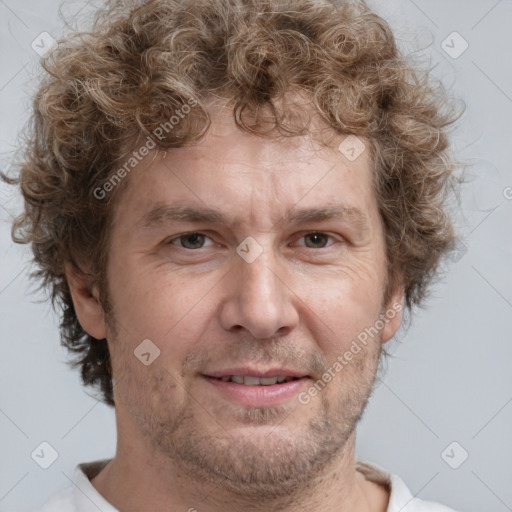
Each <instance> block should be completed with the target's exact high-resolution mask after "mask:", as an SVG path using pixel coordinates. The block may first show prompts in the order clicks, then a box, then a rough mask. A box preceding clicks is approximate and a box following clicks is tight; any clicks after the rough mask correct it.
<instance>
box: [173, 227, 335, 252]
mask: <svg viewBox="0 0 512 512" xmlns="http://www.w3.org/2000/svg"><path fill="white" fill-rule="evenodd" d="M190 235H201V236H204V237H205V238H210V237H209V236H208V235H206V234H205V233H202V232H200V231H190V232H189V233H183V234H181V235H178V236H175V237H173V238H170V239H168V241H167V242H166V243H165V245H176V246H177V247H179V248H180V249H184V250H186V251H197V250H199V249H204V247H198V248H196V249H190V248H187V247H182V246H180V245H177V244H174V243H173V242H175V241H176V240H180V239H182V238H186V237H187V236H190ZM309 235H324V236H326V237H327V238H328V239H331V240H334V241H336V239H335V238H334V237H333V236H332V235H329V234H327V233H324V232H323V231H311V232H309V233H305V234H304V235H303V236H301V237H300V238H301V239H302V238H305V237H306V236H309ZM338 241H339V240H338ZM331 245H333V244H332V243H331V244H329V245H326V246H325V247H317V248H316V249H326V248H327V247H330V246H331ZM303 247H306V248H307V249H315V247H307V246H303Z"/></svg>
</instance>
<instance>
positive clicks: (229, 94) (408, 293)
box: [4, 0, 459, 405]
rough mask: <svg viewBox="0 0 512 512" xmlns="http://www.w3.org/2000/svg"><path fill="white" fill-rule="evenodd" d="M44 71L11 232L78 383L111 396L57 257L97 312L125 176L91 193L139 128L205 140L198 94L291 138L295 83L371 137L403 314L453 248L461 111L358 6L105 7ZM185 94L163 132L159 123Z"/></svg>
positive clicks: (102, 348)
mask: <svg viewBox="0 0 512 512" xmlns="http://www.w3.org/2000/svg"><path fill="white" fill-rule="evenodd" d="M43 67H44V70H45V71H46V75H45V77H44V79H43V80H42V82H41V85H40V87H39V89H38V92H37V94H36V96H35V101H34V108H33V113H32V118H31V123H30V125H29V127H28V128H27V131H26V133H27V134H28V137H27V142H26V144H25V145H24V151H23V153H22V156H21V157H20V158H19V159H18V161H17V167H16V169H17V171H18V173H19V174H18V175H17V176H16V177H15V178H14V179H13V178H10V182H11V183H17V184H19V186H20V187H21V191H22V194H23V197H24V201H25V209H24V212H23V213H22V214H21V215H20V216H19V217H18V218H17V219H16V221H15V223H14V225H13V239H14V240H15V241H16V242H19V243H31V246H32V251H33V255H34V262H35V264H36V268H37V270H36V271H35V272H33V276H35V277H36V278H37V279H40V280H41V286H43V287H45V288H47V289H48V291H49V294H50V297H51V301H52V304H53V306H54V307H56V306H57V305H58V306H59V308H60V314H61V323H60V331H61V339H62V343H63V345H64V346H66V347H68V349H70V350H71V351H72V352H74V353H75V354H77V355H78V358H77V359H75V360H74V361H73V362H72V363H73V364H74V365H76V366H80V367H81V375H82V380H83V382H84V384H86V385H95V386H98V387H99V389H100V390H101V393H102V399H103V401H104V402H105V403H107V404H109V405H114V400H113V390H112V379H111V366H110V357H109V351H108V346H107V341H106V340H105V339H104V340H96V339H94V338H92V337H91V336H90V335H89V334H87V333H86V332H85V331H84V330H83V329H82V327H81V325H80V323H79V321H78V319H77V316H76V313H75V309H74V307H73V301H72V298H71V295H70V290H69V287H68V283H67V281H66V277H65V272H64V264H65V263H66V262H72V263H73V264H74V265H76V267H77V268H80V269H82V270H83V271H84V272H86V273H87V274H88V275H89V276H90V277H91V279H92V280H93V282H94V283H97V284H98V285H99V287H100V300H101V303H102V305H103V307H104V308H105V309H106V310H107V311H108V310H109V300H108V293H107V286H106V283H107V276H106V264H107V257H108V247H109V233H110V227H111V226H110V220H111V217H112V216H111V212H112V208H113V206H114V205H115V201H114V199H115V198H116V197H118V196H119V191H120V190H121V187H116V189H115V190H113V191H112V193H110V194H109V195H108V196H107V197H105V198H102V200H98V198H97V197H96V196H97V194H94V193H93V191H94V190H97V189H98V187H100V188H101V187H104V184H105V183H106V182H107V181H108V180H109V179H110V177H111V176H112V174H113V173H114V171H115V170H116V169H118V165H119V162H120V161H122V159H123V157H126V155H127V154H128V148H133V147H135V146H134V144H135V141H136V140H137V138H138V137H139V138H140V137H146V138H148V137H149V138H148V139H147V140H148V141H151V143H152V144H153V145H154V146H156V147H157V149H159V150H169V149H170V148H174V147H180V146H184V145H190V144H193V143H194V142H195V141H197V140H198V139H199V138H200V137H202V136H203V135H204V133H205V132H206V131H207V130H208V127H209V124H210V115H209V113H208V108H207V102H206V100H207V98H209V97H212V96H218V97H222V98H225V99H227V100H229V102H230V105H232V110H233V116H234V119H235V121H236V123H237V124H238V126H239V127H240V129H242V130H247V131H250V132H251V133H254V134H255V135H259V136H268V137H270V136H276V135H279V136H283V135H284V136H293V135H297V134H302V133H305V131H307V129H308V125H307V124H304V123H302V124H301V123H295V125H294V123H290V122H289V119H290V116H289V115H287V112H288V114H289V113H290V112H289V110H290V109H291V108H292V107H291V106H290V105H289V104H288V106H286V105H287V103H286V102H285V101H284V99H285V98H286V97H287V96H288V95H289V93H290V92H294V93H298V94H299V95H300V96H301V97H303V98H306V99H307V104H308V105H307V108H309V109H310V112H314V113H315V115H319V116H320V118H321V119H323V121H324V122H325V123H326V125H327V126H329V127H331V128H332V129H333V130H335V132H337V133H342V134H355V135H356V136H361V137H365V140H367V141H369V146H370V151H371V156H372V159H371V160H372V164H373V166H374V178H375V179H374V187H375V194H376V195H375V197H376V200H377V201H378V207H379V211H380V214H381V216H382V219H383V222H384V226H385V235H386V244H387V246H386V250H387V261H388V269H389V273H388V284H389V287H388V289H389V290H391V289H392V288H393V286H394V285H396V284H397V283H401V285H402V286H403V290H404V295H405V306H406V308H407V309H409V310H410V309H411V308H412V306H421V305H422V303H423V301H424V299H425V298H426V296H427V286H428V285H429V284H430V283H431V282H432V280H433V278H435V277H436V276H437V275H438V274H439V265H440V262H441V260H442V258H443V256H445V254H446V253H447V252H448V251H450V250H451V249H452V248H453V247H454V230H453V227H452V224H451V222H450V220H449V216H448V214H447V213H446V201H445V199H446V191H447V189H448V185H449V183H450V182H451V180H452V178H453V176H452V174H453V170H454V168H455V164H454V161H453V159H452V157H451V153H450V152H449V143H448V138H447V128H448V126H449V125H451V124H452V123H453V122H454V121H455V120H456V118H457V117H458V115H459V114H457V113H456V112H455V109H454V108H453V106H451V104H450V102H449V101H448V98H447V95H446V94H445V92H444V90H443V89H442V88H440V87H439V86H438V87H434V86H433V85H432V84H433V82H432V81H431V79H430V75H429V73H428V71H421V72H420V71H418V70H417V67H416V66H413V65H411V64H410V63H408V60H407V58H405V57H404V56H402V54H401V53H400V52H399V50H398V49H397V45H396V42H395V39H394V36H393V33H392V31H391V29H390V27H389V25H388V24H387V23H386V22H385V21H384V20H383V19H382V18H381V17H379V16H378V15H377V14H375V13H374V12H372V11H371V9H369V8H368V7H367V6H366V4H365V3H364V2H362V1H361V2H352V1H342V0H339V1H336V0H333V1H332V2H330V1H327V0H301V1H300V2H298V1H296V0H149V1H140V0H138V1H137V0H132V1H131V2H126V1H125V2H110V3H107V4H106V7H104V8H103V9H102V10H101V11H99V12H98V13H97V15H96V17H95V19H94V22H93V26H92V28H91V30H89V31H87V32H78V31H76V32H74V33H71V34H69V35H68V36H67V37H66V38H65V39H64V40H62V41H60V42H59V45H58V47H57V49H56V50H55V51H54V52H53V54H52V55H51V56H50V57H48V58H47V59H45V60H43ZM192 104H193V105H194V108H193V109H191V112H190V113H189V114H188V115H187V116H183V119H182V120H181V121H180V123H179V124H178V125H176V127H175V129H172V130H165V131H164V130H160V131H159V132H158V127H159V126H161V125H162V123H165V122H168V120H169V119H170V118H171V116H173V115H175V113H176V112H177V111H179V110H180V109H184V108H185V106H186V105H192ZM279 105H281V106H279ZM293 108H294V109H297V108H298V106H297V104H295V105H294V106H293ZM262 110H266V111H270V112H271V113H272V126H271V127H270V129H268V123H267V124H265V126H266V127H267V128H266V129H263V127H262V124H261V123H258V122H257V118H258V112H261V111H262ZM304 111H305V112H306V111H307V109H306V107H305V108H304ZM255 114H256V115H255ZM292 117H293V116H292ZM299 117H300V116H299ZM255 119H256V121H255ZM155 130H157V133H159V136H158V137H156V136H155ZM160 132H161V134H160ZM4 179H8V178H7V177H6V176H5V175H4Z"/></svg>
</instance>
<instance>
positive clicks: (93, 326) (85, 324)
mask: <svg viewBox="0 0 512 512" xmlns="http://www.w3.org/2000/svg"><path fill="white" fill-rule="evenodd" d="M65 273H66V279H67V282H68V286H69V290H70V292H71V297H72V299H73V305H74V307H75V312H76V315H77V317H78V321H79V322H80V325H81V326H82V328H83V330H84V331H85V332H86V333H87V334H89V335H90V336H92V337H93V338H96V339H98V340H101V339H104V338H106V337H107V335H106V329H105V319H104V315H103V308H102V307H101V305H100V302H99V293H98V290H97V287H95V286H91V284H90V279H89V277H88V276H87V274H85V273H84V272H83V271H81V270H80V269H79V268H77V267H76V265H74V264H73V263H71V262H67V263H66V264H65Z"/></svg>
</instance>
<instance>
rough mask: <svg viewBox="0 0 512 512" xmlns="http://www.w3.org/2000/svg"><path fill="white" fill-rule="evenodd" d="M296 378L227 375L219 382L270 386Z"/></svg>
mask: <svg viewBox="0 0 512 512" xmlns="http://www.w3.org/2000/svg"><path fill="white" fill-rule="evenodd" d="M295 378H296V377H262V378H259V377H252V376H250V375H229V376H226V377H221V378H220V380H223V381H224V382H228V381H232V382H236V383H237V384H245V385H246V386H272V385H273V384H277V383H278V382H279V383H281V382H288V381H290V380H294V379H295Z"/></svg>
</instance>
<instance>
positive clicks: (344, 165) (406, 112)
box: [15, 0, 455, 512]
mask: <svg viewBox="0 0 512 512" xmlns="http://www.w3.org/2000/svg"><path fill="white" fill-rule="evenodd" d="M44 66H45V68H46V69H47V71H48V77H47V78H46V79H45V81H44V82H43V83H42V85H41V87H40V89H39V92H38V94H37V97H36V101H35V110H34V123H33V132H32V141H31V144H30V145H29V146H28V147H27V152H26V154H25V157H24V160H23V161H22V162H20V168H19V171H20V185H21V189H22V192H23V195H24V198H25V213H24V215H23V216H21V217H20V218H19V219H18V221H17V223H16V225H15V232H16V234H17V235H16V239H17V240H18V241H21V242H25V243H28V242H30V243H31V244H32V247H33V251H34V256H35V261H36V263H37V264H38V265H39V268H40V271H39V277H41V278H43V280H44V282H45V283H46V284H47V285H48V286H49V287H50V289H51V291H52V297H53V299H54V300H56V301H58V303H59V304H60V306H61V307H62V322H61V334H62V340H63V343H64V344H65V345H66V346H67V347H69V348H70V349H71V350H73V351H74V352H75V353H76V354H78V359H77V361H76V363H75V364H77V365H78V366H80V367H81V372H82V377H83V381H84V383H85V384H89V385H95V386H98V388H99V389H100V390H101V392H102V397H103V399H104V401H105V402H106V403H108V404H110V405H112V406H115V414H116V421H117V430H118V445H117V451H116V455H115V457H114V458H113V459H112V460H110V461H108V460H105V461H96V462H93V463H88V464H82V465H79V466H78V467H77V470H76V473H75V485H73V486H71V487H70V488H69V489H66V490H65V491H63V492H62V493H60V494H58V495H57V496H55V497H54V498H53V499H52V500H51V501H50V502H49V503H47V504H46V505H45V506H44V507H43V509H42V510H43V511H44V512H50V511H71V510H73V511H80V512H85V511H89V510H90V511H92V510H98V509H99V510H102V511H103V512H111V511H115V510H119V511H122V512H131V511H134V512H135V511H163V510H172V511H179V510H183V511H189V512H190V511H199V512H203V511H204V512H216V511H220V510H223V511H242V510H243V511H246V510H254V511H258V510H275V511H283V512H285V511H286V512H288V511H292V510H293V511H296V510H311V511H342V510H343V511H348V510H350V511H352V512H359V511H361V512H363V511H372V512H374V511H375V512H376V511H386V510H388V511H398V510H403V511H413V510H414V511H438V512H441V511H448V510H450V509H448V508H446V507H444V506H442V505H439V504H435V503H431V502H426V501H422V500H419V499H416V498H413V496H412V495H411V493H410V491H409V490H408V489H407V488H406V486H405V484H404V483H403V481H402V480H401V479H400V478H399V477H398V476H396V475H392V474H390V473H388V472H387V471H386V470H384V469H382V468H380V467H379V466H377V465H375V464H372V463H368V462H363V461H360V460H358V459H356V457H355V451H354V450H355V435H356V430H355V428H356V425H357V423H358V421H359V419H360V418H361V415H362V413H363V411H364V409H365V406H366V403H367V401H368V398H369V396H370V394H371V391H372V387H373V384H374V381H375V375H376V372H377V370H378V367H379V362H380V361H381V359H382V358H383V357H384V356H385V351H384V350H383V344H384V343H386V342H387V341H389V340H390V339H391V338H392V337H393V336H394V334H395V333H396V332H397V330H398V328H399V327H400V324H401V321H402V313H403V309H404V308H409V309H410V308H412V307H413V306H415V305H419V304H421V303H422V301H423V300H424V298H425V296H426V293H427V287H428V285H429V283H430V282H431V280H432V278H433V277H434V276H435V275H436V270H437V268H438V265H439V262H440V261H441V258H442V257H443V256H444V255H445V254H446V253H447V252H448V251H449V250H450V249H451V248H452V246H453V237H454V235H453V231H452V227H451V224H450V222H449V219H448V218H447V217H446V215H445V213H444V212H443V194H444V191H445V188H446V185H447V183H448V181H449V178H450V174H451V172H452V168H453V164H452V163H451V159H450V155H449V153H448V141H447V137H446V133H445V129H446V127H447V126H448V125H449V124H450V123H451V122H453V120H454V117H455V116H454V114H453V113H446V109H444V107H445V106H446V103H445V101H444V99H443V98H440V97H437V96H436V95H435V94H434V92H433V89H431V87H430V86H429V84H428V82H427V81H426V80H424V79H422V77H421V75H419V74H418V73H417V72H415V71H414V70H413V69H411V68H410V67H409V66H408V65H407V64H406V62H405V61H404V59H403V58H401V57H400V55H399V53H398V51H397V48H396V45H395V42H394V39H393V35H392V33H391V31H390V29H389V26H388V25H387V24H386V23H385V22H384V21H383V20H382V19H381V18H380V17H378V16H377V15H376V14H374V13H373V12H371V11H370V10H369V9H368V8H367V7H366V6H365V5H364V4H363V3H351V2H345V1H336V2H334V1H333V2H329V1H322V0H303V1H301V2H294V1H292V0H268V1H266V0H259V1H257V0H194V1H193V0H165V1H163V0H155V1H145V2H142V1H137V2H123V3H121V2H113V3H111V4H109V5H108V6H107V7H106V8H105V10H103V11H101V12H100V13H99V14H98V16H97V19H96V21H95V24H94V27H93V29H92V30H91V31H89V32H87V33H83V34H75V35H72V36H69V37H68V39H67V40H65V41H61V42H60V44H59V47H58V49H57V50H56V51H55V52H54V53H53V54H52V55H51V57H49V58H48V59H47V60H46V61H45V63H44Z"/></svg>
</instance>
